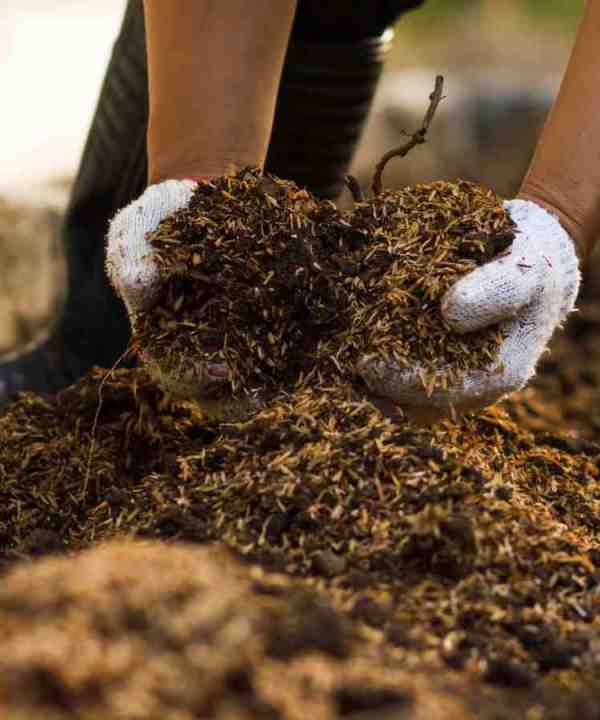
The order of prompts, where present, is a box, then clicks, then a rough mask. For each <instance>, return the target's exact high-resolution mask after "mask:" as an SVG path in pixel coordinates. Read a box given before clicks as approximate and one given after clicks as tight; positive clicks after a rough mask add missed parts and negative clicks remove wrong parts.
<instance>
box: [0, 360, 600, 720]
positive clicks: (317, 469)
mask: <svg viewBox="0 0 600 720" xmlns="http://www.w3.org/2000/svg"><path fill="white" fill-rule="evenodd" d="M99 400H101V403H100V405H99ZM0 446H1V447H2V448H3V453H2V475H1V482H0V498H1V503H0V507H1V508H2V509H1V511H0V523H1V524H0V532H1V537H2V543H3V548H4V551H3V555H2V557H3V561H4V564H5V565H6V566H7V568H9V567H11V566H12V565H14V564H19V562H22V561H23V560H24V559H25V558H27V557H32V556H34V557H35V556H39V555H43V554H47V553H57V552H66V551H71V550H78V549H81V548H85V547H89V546H93V545H96V544H98V543H100V542H102V541H103V540H106V539H110V538H113V537H115V536H120V535H124V534H125V535H128V536H131V535H134V536H137V537H142V538H155V539H161V540H163V541H167V542H169V543H173V542H176V541H187V542H196V543H203V544H205V543H213V542H215V541H216V542H219V543H223V544H225V545H227V546H229V547H230V548H231V549H232V550H233V551H234V552H235V553H236V554H237V555H238V557H239V558H240V559H243V560H244V562H245V563H251V567H256V566H260V567H262V568H264V569H265V570H267V571H277V572H284V573H286V575H287V576H294V577H295V578H296V579H295V580H294V582H295V583H299V584H301V585H303V586H304V587H307V588H315V587H316V588H318V590H319V592H320V593H321V594H322V595H323V596H324V597H326V598H327V602H329V603H330V604H331V605H332V606H333V607H335V608H336V609H337V610H338V611H339V612H340V613H342V614H343V615H344V617H346V621H347V622H348V623H350V625H349V627H351V628H353V630H352V632H358V631H360V632H361V633H363V634H365V637H367V638H371V640H369V641H368V643H370V642H371V641H372V642H375V646H374V647H376V648H377V650H376V651H375V650H372V652H373V653H375V656H376V657H377V658H378V659H377V663H379V664H378V665H377V668H378V669H377V672H381V673H382V677H388V673H389V672H392V673H396V672H398V663H400V668H401V669H402V671H403V672H404V671H408V670H409V669H410V668H418V667H420V666H422V665H423V664H429V665H430V667H431V668H434V667H435V668H436V672H438V673H440V678H441V677H443V676H444V673H445V672H447V671H448V672H450V671H452V672H454V673H458V674H459V675H458V677H459V678H460V682H461V683H464V682H467V681H468V683H471V682H473V683H475V686H476V687H477V688H485V687H488V686H493V687H506V686H508V687H511V688H515V687H517V688H521V692H522V693H524V695H523V697H524V698H525V699H526V702H525V706H524V707H529V705H527V703H533V702H534V700H535V702H536V703H539V702H542V701H543V702H544V703H546V700H540V697H542V698H546V697H547V696H546V694H545V693H550V695H548V697H550V696H552V697H554V696H553V695H552V688H554V687H559V688H571V689H572V690H573V692H579V691H580V690H581V689H582V688H584V687H586V686H587V685H588V684H589V683H590V682H591V680H592V679H593V678H594V677H595V676H597V673H598V669H599V667H598V665H599V663H600V660H599V656H598V652H597V645H598V639H597V636H596V634H597V631H596V620H595V618H596V617H597V613H598V607H599V603H598V593H597V587H598V577H599V574H598V569H599V568H600V542H599V541H598V532H597V531H598V523H599V520H598V518H599V517H600V496H599V495H598V490H597V488H598V474H599V462H600V447H599V446H598V445H596V444H595V443H593V442H590V441H587V440H583V439H576V438H569V437H565V436H560V435H553V434H548V433H540V434H537V435H536V434H533V433H530V432H528V431H525V430H522V429H521V428H520V427H519V426H518V425H517V424H515V423H514V422H513V421H511V420H510V418H509V417H508V415H507V414H506V413H505V412H504V411H503V410H502V409H499V408H493V409H490V410H489V411H487V412H485V413H482V414H480V415H478V416H471V417H467V418H465V419H463V420H462V421H461V422H460V423H451V422H445V423H442V424H440V425H438V426H436V427H434V428H431V429H424V428H418V427H415V426H412V425H410V424H409V423H406V424H403V425H398V424H394V423H392V422H391V421H389V420H387V419H385V418H384V417H383V416H382V415H381V414H379V412H378V411H377V410H375V409H374V408H373V406H372V405H371V404H369V403H368V402H366V401H365V400H364V399H362V398H361V397H360V396H359V395H357V394H356V392H355V391H354V390H353V389H352V388H351V387H349V386H344V385H335V386H331V387H325V388H319V389H318V390H317V391H311V390H310V389H303V390H301V391H298V392H297V393H295V394H293V395H290V396H288V397H287V398H282V399H280V401H278V402H277V403H276V404H275V405H273V406H272V407H270V408H267V409H265V410H263V411H262V412H260V413H258V414H257V415H256V416H255V417H253V418H252V419H251V420H249V421H247V422H245V423H229V424H227V423H223V424H220V425H219V424H215V423H213V424H210V423H207V422H206V420H205V419H203V418H202V416H201V415H199V414H198V411H197V409H196V408H195V407H194V406H193V405H191V404H185V403H172V402H169V401H167V399H166V398H165V397H163V395H162V393H161V392H160V391H159V390H158V389H157V388H156V386H155V385H153V384H152V382H151V381H150V380H149V378H148V377H147V375H145V373H143V372H142V371H139V370H122V371H116V372H115V373H113V374H112V375H111V376H109V377H108V378H107V377H106V373H105V372H104V371H96V372H94V373H93V374H92V375H90V376H89V377H87V378H85V379H84V380H82V381H81V382H80V383H79V384H78V385H75V386H73V387H71V388H69V389H67V390H66V391H64V392H62V393H60V394H59V395H58V396H57V397H56V398H54V399H48V398H47V399H43V398H40V397H36V396H32V395H25V396H23V397H22V398H21V399H20V400H19V401H18V402H16V403H15V404H13V405H12V406H11V408H10V409H9V410H8V412H6V414H5V415H3V416H2V418H0ZM157 552H159V553H164V557H165V558H166V557H167V556H168V555H169V553H170V552H173V553H174V554H173V560H172V562H171V564H172V566H173V568H174V569H173V572H176V570H175V568H176V566H177V563H178V562H179V561H178V558H179V555H177V552H178V550H177V549H176V548H164V549H162V550H160V551H157ZM207 552H208V551H207ZM86 557H87V558H88V560H86V559H85V558H86ZM132 557H134V556H132ZM161 557H163V555H162V554H161ZM89 558H91V556H86V555H83V556H81V558H80V559H79V560H77V563H80V564H81V573H84V572H85V571H84V569H83V568H84V567H85V565H86V563H87V562H90V563H91V562H92V561H91V559H89ZM132 562H133V563H134V565H135V567H136V570H137V571H138V572H139V573H140V575H144V576H147V578H148V580H147V582H148V583H150V584H151V583H152V582H156V581H157V578H159V577H160V583H161V584H162V583H163V582H165V573H164V572H162V571H161V572H158V571H155V570H152V569H151V568H152V565H150V566H148V567H147V568H144V563H142V562H139V561H136V560H135V559H133V560H132ZM165 562H166V561H165ZM107 563H108V561H107ZM44 567H47V568H48V569H47V572H51V569H52V568H57V567H60V568H62V570H61V572H67V568H70V567H73V573H74V575H78V574H79V570H76V569H75V566H71V565H69V564H68V563H65V564H63V565H61V564H59V565H56V564H54V562H50V563H49V564H48V565H47V566H45V565H44V564H43V563H42V564H41V565H40V566H39V569H38V570H36V571H35V572H39V573H40V575H39V578H40V579H39V581H38V580H37V579H35V580H34V579H33V578H34V575H32V576H31V578H32V580H31V584H30V585H29V587H30V588H39V592H40V593H42V594H44V593H46V592H50V591H49V590H48V587H46V586H47V585H48V586H49V585H53V584H54V583H53V581H50V580H48V581H46V580H42V579H41V578H42V577H44V572H46V570H44V569H43V568H44ZM91 567H93V565H92V566H91ZM140 568H144V569H143V570H140ZM16 572H17V573H20V575H19V577H21V578H26V577H28V575H29V573H30V572H34V571H33V570H31V571H30V570H29V569H28V568H26V567H25V568H23V567H21V568H18V569H17V571H16ZM52 572H54V570H52ZM90 572H93V571H92V570H90ZM119 572H121V570H120V568H119V567H117V565H115V567H114V573H116V574H117V575H118V573H119ZM123 572H124V573H125V575H126V574H127V572H126V570H123ZM248 572H254V571H253V570H252V569H251V568H250V569H248ZM257 572H258V571H257ZM11 577H15V576H11ZM35 577H37V576H35ZM92 577H93V575H92ZM153 578H154V579H153ZM74 581H75V580H74ZM22 582H26V581H25V580H23V581H22ZM35 592H37V590H36V591H35ZM53 592H54V591H53ZM90 592H92V590H90ZM34 595H35V593H34ZM67 598H68V599H65V601H64V602H66V603H67V605H68V606H70V607H71V609H72V612H73V613H75V614H76V613H77V608H79V606H80V600H79V598H78V597H75V596H73V597H72V596H70V595H68V594H67ZM32 602H33V600H32ZM107 602H108V601H107ZM112 602H115V603H117V604H118V602H120V600H117V599H114V600H113V599H111V600H110V603H112ZM148 603H149V607H150V606H153V605H154V604H155V603H154V600H152V599H151V596H149V599H148ZM286 603H287V601H286ZM248 607H249V608H250V605H248ZM286 607H288V606H287V604H286ZM288 609H289V610H290V612H293V608H292V606H291V605H290V606H289V608H288ZM240 612H241V610H240ZM248 612H249V613H250V614H251V611H250V610H248ZM157 617H158V616H156V618H157ZM29 618H30V620H29V621H28V622H31V623H34V616H33V615H30V616H29ZM150 618H151V619H150V621H149V622H150V626H151V628H153V629H152V630H151V631H149V632H151V633H152V632H159V627H158V625H156V626H155V622H156V623H158V622H159V621H158V619H155V616H154V615H153V614H152V613H151V614H150ZM48 622H49V624H50V625H51V626H54V627H55V629H56V632H61V631H60V627H59V626H60V625H61V623H57V622H55V621H53V620H48ZM249 622H250V620H249ZM11 624H12V621H11ZM26 627H27V626H26V624H24V625H22V628H23V633H24V634H23V637H22V638H21V640H20V642H21V643H22V642H24V641H25V637H26V635H27V633H28V632H31V633H32V635H31V637H32V638H35V633H34V624H32V625H31V627H30V628H29V630H26ZM182 632H183V634H184V636H185V633H186V631H185V630H182ZM310 632H311V631H309V629H306V633H308V634H309V635H310ZM71 634H72V633H71V630H67V631H65V642H66V641H67V639H68V637H70V636H71ZM251 634H252V633H251ZM317 634H320V633H317ZM305 641H306V639H305V638H304V630H301V631H298V637H297V639H296V640H294V642H297V643H300V644H301V645H302V644H303V643H305ZM186 642H187V640H186ZM190 642H191V640H190ZM361 642H362V641H361ZM368 643H367V646H366V647H370V645H369V644H368ZM174 652H175V653H177V651H174ZM340 652H341V650H340ZM344 652H345V651H344ZM319 653H320V655H323V652H322V651H319V650H318V649H317V654H318V655H319ZM324 654H325V656H327V652H325V653H324ZM320 655H319V656H320ZM57 662H58V661H57ZM369 662H371V664H372V659H371V660H370V661H369ZM28 663H29V660H28V661H27V662H26V663H25V665H24V667H28ZM431 663H433V665H431ZM59 664H60V663H59ZM249 664H250V665H251V666H252V668H253V672H254V671H256V672H260V671H261V668H262V667H263V661H262V660H261V661H260V662H258V661H256V662H254V661H252V662H250V661H249ZM152 665H153V664H152V663H151V662H150V659H149V658H148V657H146V656H144V657H143V659H140V667H143V668H144V670H143V672H147V671H149V668H150V666H152ZM317 665H318V663H317ZM265 667H266V666H265ZM315 667H317V666H315ZM319 667H320V666H319ZM140 672H142V670H140ZM272 672H273V675H272V682H273V683H274V684H276V685H279V683H280V677H283V676H282V675H280V670H279V669H275V670H273V671H272ZM281 672H283V671H281ZM311 672H315V673H317V674H318V673H320V672H321V671H320V670H319V671H317V670H314V671H308V674H309V675H310V674H311ZM429 672H432V670H430V671H429ZM24 677H25V678H31V677H35V675H34V676H31V675H27V674H25V676H24ZM207 677H209V676H207ZM394 677H396V676H395V675H394ZM402 677H404V675H403V676H402ZM415 677H417V676H415ZM418 677H420V676H418ZM274 678H275V679H274ZM28 682H33V681H32V680H30V679H27V680H26V684H25V685H20V686H19V687H21V689H22V688H23V687H26V686H27V683H28ZM281 682H283V680H282V681H281ZM315 682H317V680H315ZM395 682H396V681H395V680H394V683H395ZM398 682H399V681H398ZM415 682H416V680H415ZM99 684H100V687H101V688H104V680H101V679H100V680H99ZM475 686H474V687H475ZM386 687H387V685H386ZM469 687H470V685H469ZM544 688H547V689H544ZM104 690H105V688H104V689H103V690H102V693H104ZM463 690H464V695H463V696H464V702H465V703H466V705H465V707H466V708H467V706H468V703H469V702H470V700H469V698H470V697H471V695H470V694H469V693H471V690H468V691H467V690H466V689H463ZM479 691H480V690H477V692H479ZM481 691H482V692H483V690H481ZM127 692H129V691H127ZM432 692H433V691H432ZM461 692H462V691H461ZM473 692H475V690H473ZM540 693H542V695H541V696H540ZM184 695H185V693H184V691H183V690H180V691H177V692H175V696H176V700H173V702H175V703H179V702H181V703H184V704H183V705H181V706H177V705H176V706H177V707H182V708H184V707H187V706H186V705H185V702H187V701H184V699H183V698H184ZM169 696H170V697H173V696H172V694H171V695H169ZM426 697H428V698H429V697H430V695H429V690H428V691H427V693H426ZM568 697H569V698H572V697H574V696H571V695H569V696H568ZM429 701H430V700H427V702H429ZM69 702H70V701H69ZM269 702H270V701H269ZM419 702H420V701H419ZM423 702H425V700H424V701H423ZM547 702H548V705H547V706H548V707H550V706H552V707H554V705H555V703H554V700H552V702H550V700H548V701H547ZM569 702H570V701H569ZM573 702H575V700H573ZM578 702H579V701H578ZM327 703H329V704H328V705H327V707H328V709H327V710H323V711H322V712H323V714H322V717H323V718H329V717H332V718H333V717H342V716H344V713H342V712H341V711H339V712H338V711H334V710H332V706H331V700H329V701H327ZM327 703H326V704H327ZM271 704H273V703H271ZM274 705H275V707H276V708H278V712H280V713H281V717H296V715H294V714H293V712H292V711H291V710H290V709H289V708H287V706H284V705H282V704H281V703H280V702H275V703H274ZM161 707H163V706H161ZM323 707H325V706H323ZM569 707H570V709H569V712H571V711H572V708H571V706H569ZM338 710H339V709H338ZM161 711H164V708H163V710H161ZM218 712H221V710H219V711H218ZM232 712H233V714H232V715H231V716H232V717H245V716H244V715H243V714H242V713H241V711H240V712H239V714H238V715H236V714H235V712H238V711H237V710H236V711H232ZM335 712H338V715H336V714H335ZM461 712H463V711H461ZM511 712H512V710H511ZM523 712H525V710H523ZM565 712H566V711H565ZM223 713H225V711H223ZM327 713H329V714H327ZM348 714H350V713H348ZM214 716H215V717H228V716H227V715H226V714H222V715H219V714H216V715H214ZM463 716H464V717H469V715H468V710H467V709H465V710H464V715H458V716H457V717H463ZM523 716H524V715H523ZM105 717H110V714H109V715H105ZM183 717H186V716H185V715H184V716H183ZM250 717H252V716H250ZM315 717H318V715H315ZM374 717H382V716H381V715H379V716H377V715H376V716H374ZM408 717H410V715H409V716H408ZM417 717H418V715H417ZM493 717H502V715H494V716H493ZM510 717H511V718H512V717H519V715H515V714H512V715H510ZM556 717H570V715H556Z"/></svg>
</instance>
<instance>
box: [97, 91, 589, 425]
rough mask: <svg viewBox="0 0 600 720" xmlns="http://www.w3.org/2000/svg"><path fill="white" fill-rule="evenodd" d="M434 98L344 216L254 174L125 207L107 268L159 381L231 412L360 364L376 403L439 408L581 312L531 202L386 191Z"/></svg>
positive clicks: (505, 380) (495, 391)
mask: <svg viewBox="0 0 600 720" xmlns="http://www.w3.org/2000/svg"><path fill="white" fill-rule="evenodd" d="M431 97H432V104H431V106H430V110H429V111H428V114H427V116H426V118H425V122H424V125H423V128H421V130H419V131H418V132H417V133H415V135H414V136H413V137H412V138H411V140H410V141H409V142H408V143H407V145H405V146H404V147H403V148H401V149H400V150H399V151H393V153H391V154H388V157H387V158H384V160H383V161H382V163H380V165H379V166H378V171H377V175H376V182H375V183H374V189H375V194H374V197H373V198H372V199H371V200H369V201H366V202H365V201H364V200H363V199H362V196H360V195H359V193H358V192H357V191H356V184H355V183H353V185H352V187H353V188H354V191H355V200H356V203H355V206H354V208H353V209H352V211H351V212H349V213H347V214H342V213H341V212H340V211H338V210H337V209H336V207H335V206H334V205H333V204H332V203H330V202H327V201H319V200H317V199H316V198H314V197H313V196H312V195H311V194H310V193H309V192H308V191H306V190H302V189H300V188H298V187H297V186H296V185H295V184H294V183H292V182H288V181H284V180H281V179H279V178H276V177H273V176H270V175H268V174H267V173H263V172H262V171H260V170H258V169H256V168H247V169H244V170H242V171H240V172H237V173H232V174H230V175H227V176H223V177H220V178H215V179H213V180H211V181H204V182H200V183H196V182H191V181H167V182H165V183H162V184H160V185H157V186H154V187H151V188H149V189H148V190H147V191H146V193H144V195H142V197H141V198H140V199H139V200H138V201H136V202H135V203H133V204H132V205H130V206H129V207H128V208H125V210H123V211H121V213H119V215H117V217H116V218H115V220H114V221H113V223H112V224H111V228H110V231H109V237H108V259H107V266H108V272H109V274H110V277H111V279H112V281H113V284H114V285H115V287H116V289H117V291H118V292H119V293H120V294H121V296H122V297H123V299H124V301H125V302H126V304H127V307H128V309H129V313H130V317H131V321H132V326H133V346H134V348H135V349H136V350H137V352H138V354H139V355H140V357H141V358H142V360H143V362H144V363H145V364H146V366H147V367H148V369H149V370H150V372H151V373H152V375H153V376H154V377H155V379H156V380H157V381H158V382H159V383H160V384H161V385H162V386H163V387H165V388H166V389H168V390H170V391H171V392H172V393H174V394H175V395H178V396H180V397H183V398H186V399H191V398H193V399H195V400H197V401H198V402H199V403H200V404H201V406H202V407H203V409H204V410H205V412H206V413H207V414H208V415H211V416H213V417H217V418H228V419H233V418H239V417H243V416H244V415H246V414H247V413H248V412H249V411H250V410H251V409H252V408H256V407H258V406H260V405H261V404H262V403H264V402H265V401H267V400H269V399H270V398H272V397H274V396H276V395H278V394H280V393H282V392H284V393H285V392H290V391H291V390H293V389H294V388H296V387H298V386H299V385H310V386H311V387H312V388H317V389H318V388H319V386H321V387H323V388H325V387H329V386H331V385H332V384H336V383H339V382H342V381H344V380H346V381H354V380H355V379H356V377H357V375H358V376H361V377H362V379H363V380H364V382H365V383H366V385H367V387H368V390H369V392H370V394H371V396H375V397H376V398H383V399H386V400H387V401H390V402H392V403H394V404H397V405H398V406H399V407H400V408H401V409H402V410H404V411H406V412H408V414H409V415H414V416H419V417H424V418H426V419H436V418H438V417H440V416H443V415H448V414H452V413H454V412H455V411H456V412H460V411H464V410H467V409H473V408H478V407H483V406H485V405H487V404H490V403H492V402H494V401H495V400H497V399H498V398H499V397H501V396H502V395H504V394H506V393H508V392H511V391H514V390H517V389H519V388H520V387H522V386H523V385H524V384H525V383H526V382H527V380H528V379H529V377H530V376H531V375H532V373H533V372H534V369H535V364H536V362H537V360H538V358H539V356H540V355H541V353H542V352H543V350H544V348H545V346H546V344H547V342H548V340H549V339H550V336H551V334H552V332H553V331H554V329H555V327H556V326H557V325H558V324H559V323H560V322H562V320H563V319H564V318H565V317H566V315H567V313H568V312H569V311H570V310H571V309H572V307H573V304H574V301H575V297H576V294H577V290H578V285H579V273H578V269H577V260H576V256H575V252H574V249H573V244H572V242H571V240H570V239H569V237H568V236H567V234H566V233H565V231H564V230H563V229H562V227H561V226H560V225H559V223H558V222H557V221H556V220H555V219H554V218H553V217H552V216H550V215H549V214H548V213H547V212H546V211H544V210H542V209H541V208H539V207H537V206H536V205H534V204H533V203H530V202H525V201H522V200H514V201H511V202H508V203H504V204H503V203H502V201H501V200H500V198H499V197H498V196H497V195H495V194H494V193H492V192H491V191H489V190H486V189H484V188H482V187H480V186H477V185H475V184H472V183H467V182H464V181H458V182H454V183H449V182H438V183H432V184H429V185H417V186H415V187H413V188H405V189H403V190H400V191H394V192H392V191H383V190H382V189H381V186H380V177H381V170H382V169H383V167H384V165H385V162H386V161H387V159H389V157H392V156H393V155H394V154H406V152H407V150H406V148H407V147H408V148H409V149H410V147H413V146H414V145H415V144H419V143H420V142H423V141H424V137H425V132H426V130H427V127H428V124H429V122H430V121H431V117H432V116H433V112H432V110H431V108H432V107H433V108H434V110H435V107H436V106H437V103H438V102H439V100H440V99H441V85H440V84H438V85H436V91H435V92H434V93H433V94H432V96H431ZM428 118H429V119H428ZM415 138H416V139H415ZM409 146H410V147H409ZM404 151H406V152H404Z"/></svg>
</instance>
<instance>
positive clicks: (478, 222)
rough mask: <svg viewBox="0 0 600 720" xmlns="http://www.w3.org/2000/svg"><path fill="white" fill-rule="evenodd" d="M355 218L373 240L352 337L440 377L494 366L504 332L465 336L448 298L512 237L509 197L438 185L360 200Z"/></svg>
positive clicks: (470, 186)
mask: <svg viewBox="0 0 600 720" xmlns="http://www.w3.org/2000/svg"><path fill="white" fill-rule="evenodd" d="M350 222H351V224H352V227H353V228H354V229H355V230H358V231H360V232H361V233H364V235H365V238H368V242H367V243H366V244H365V249H364V250H363V251H362V258H361V266H362V267H363V268H364V270H363V272H362V275H361V282H360V283H359V284H357V285H356V286H355V287H354V288H353V297H352V302H351V308H352V312H351V324H350V333H349V337H348V342H349V343H351V342H354V341H355V339H356V338H359V339H360V343H361V346H362V350H363V352H370V353H375V354H376V355H378V356H379V357H381V359H382V360H384V361H386V362H388V363H392V364H394V365H395V366H397V367H399V368H406V367H411V366H414V365H415V363H418V364H420V365H421V366H422V367H423V368H424V370H425V371H431V374H432V376H433V375H434V374H435V373H436V371H439V370H440V368H442V367H444V366H449V367H450V368H451V369H453V370H456V371H460V370H465V369H467V368H470V369H483V368H484V367H486V366H489V365H490V364H491V362H492V361H493V359H494V357H495V354H496V352H497V350H498V347H499V343H500V342H501V340H502V336H501V333H500V331H499V329H498V328H494V329H486V330H484V331H480V332H477V333H470V334H469V335H459V334H458V333H455V332H453V331H452V330H451V329H450V328H449V327H448V325H447V324H446V322H445V321H444V319H443V317H442V314H441V312H440V301H441V299H442V298H443V296H444V294H445V292H446V291H447V290H448V289H449V288H450V287H451V286H452V285H453V284H454V283H455V282H456V281H457V279H458V278H460V277H461V276H462V275H465V274H466V273H468V272H470V271H472V270H474V269H475V268H476V267H478V266H479V265H481V264H483V263H485V262H487V261H489V260H490V259H491V258H492V257H493V256H494V255H496V254H497V253H498V252H501V251H502V250H504V249H505V248H506V247H507V245H508V244H510V242H511V241H512V239H513V237H514V233H513V222H512V220H511V219H510V217H509V216H508V214H507V213H506V211H505V210H504V208H503V207H502V202H501V199H500V198H499V197H498V196H497V195H496V194H495V193H494V192H492V191H491V190H487V189H485V188H483V187H480V186H479V185H476V184H474V183H470V182H466V181H458V182H453V183H450V182H434V183H431V184H424V185H416V186H415V187H409V188H405V189H403V190H397V191H384V192H382V193H380V194H378V195H376V196H375V197H374V198H373V199H372V200H371V201H369V202H361V203H358V204H356V206H355V208H354V210H353V212H352V215H351V217H350ZM438 379H439V376H438Z"/></svg>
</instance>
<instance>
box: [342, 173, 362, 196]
mask: <svg viewBox="0 0 600 720" xmlns="http://www.w3.org/2000/svg"><path fill="white" fill-rule="evenodd" d="M344 180H345V182H346V187H347V188H348V190H350V194H351V195H352V199H353V200H354V202H355V203H360V202H363V201H364V199H365V198H364V195H363V191H362V188H361V186H360V184H359V182H358V180H357V179H356V178H355V177H354V175H346V177H345V178H344Z"/></svg>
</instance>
